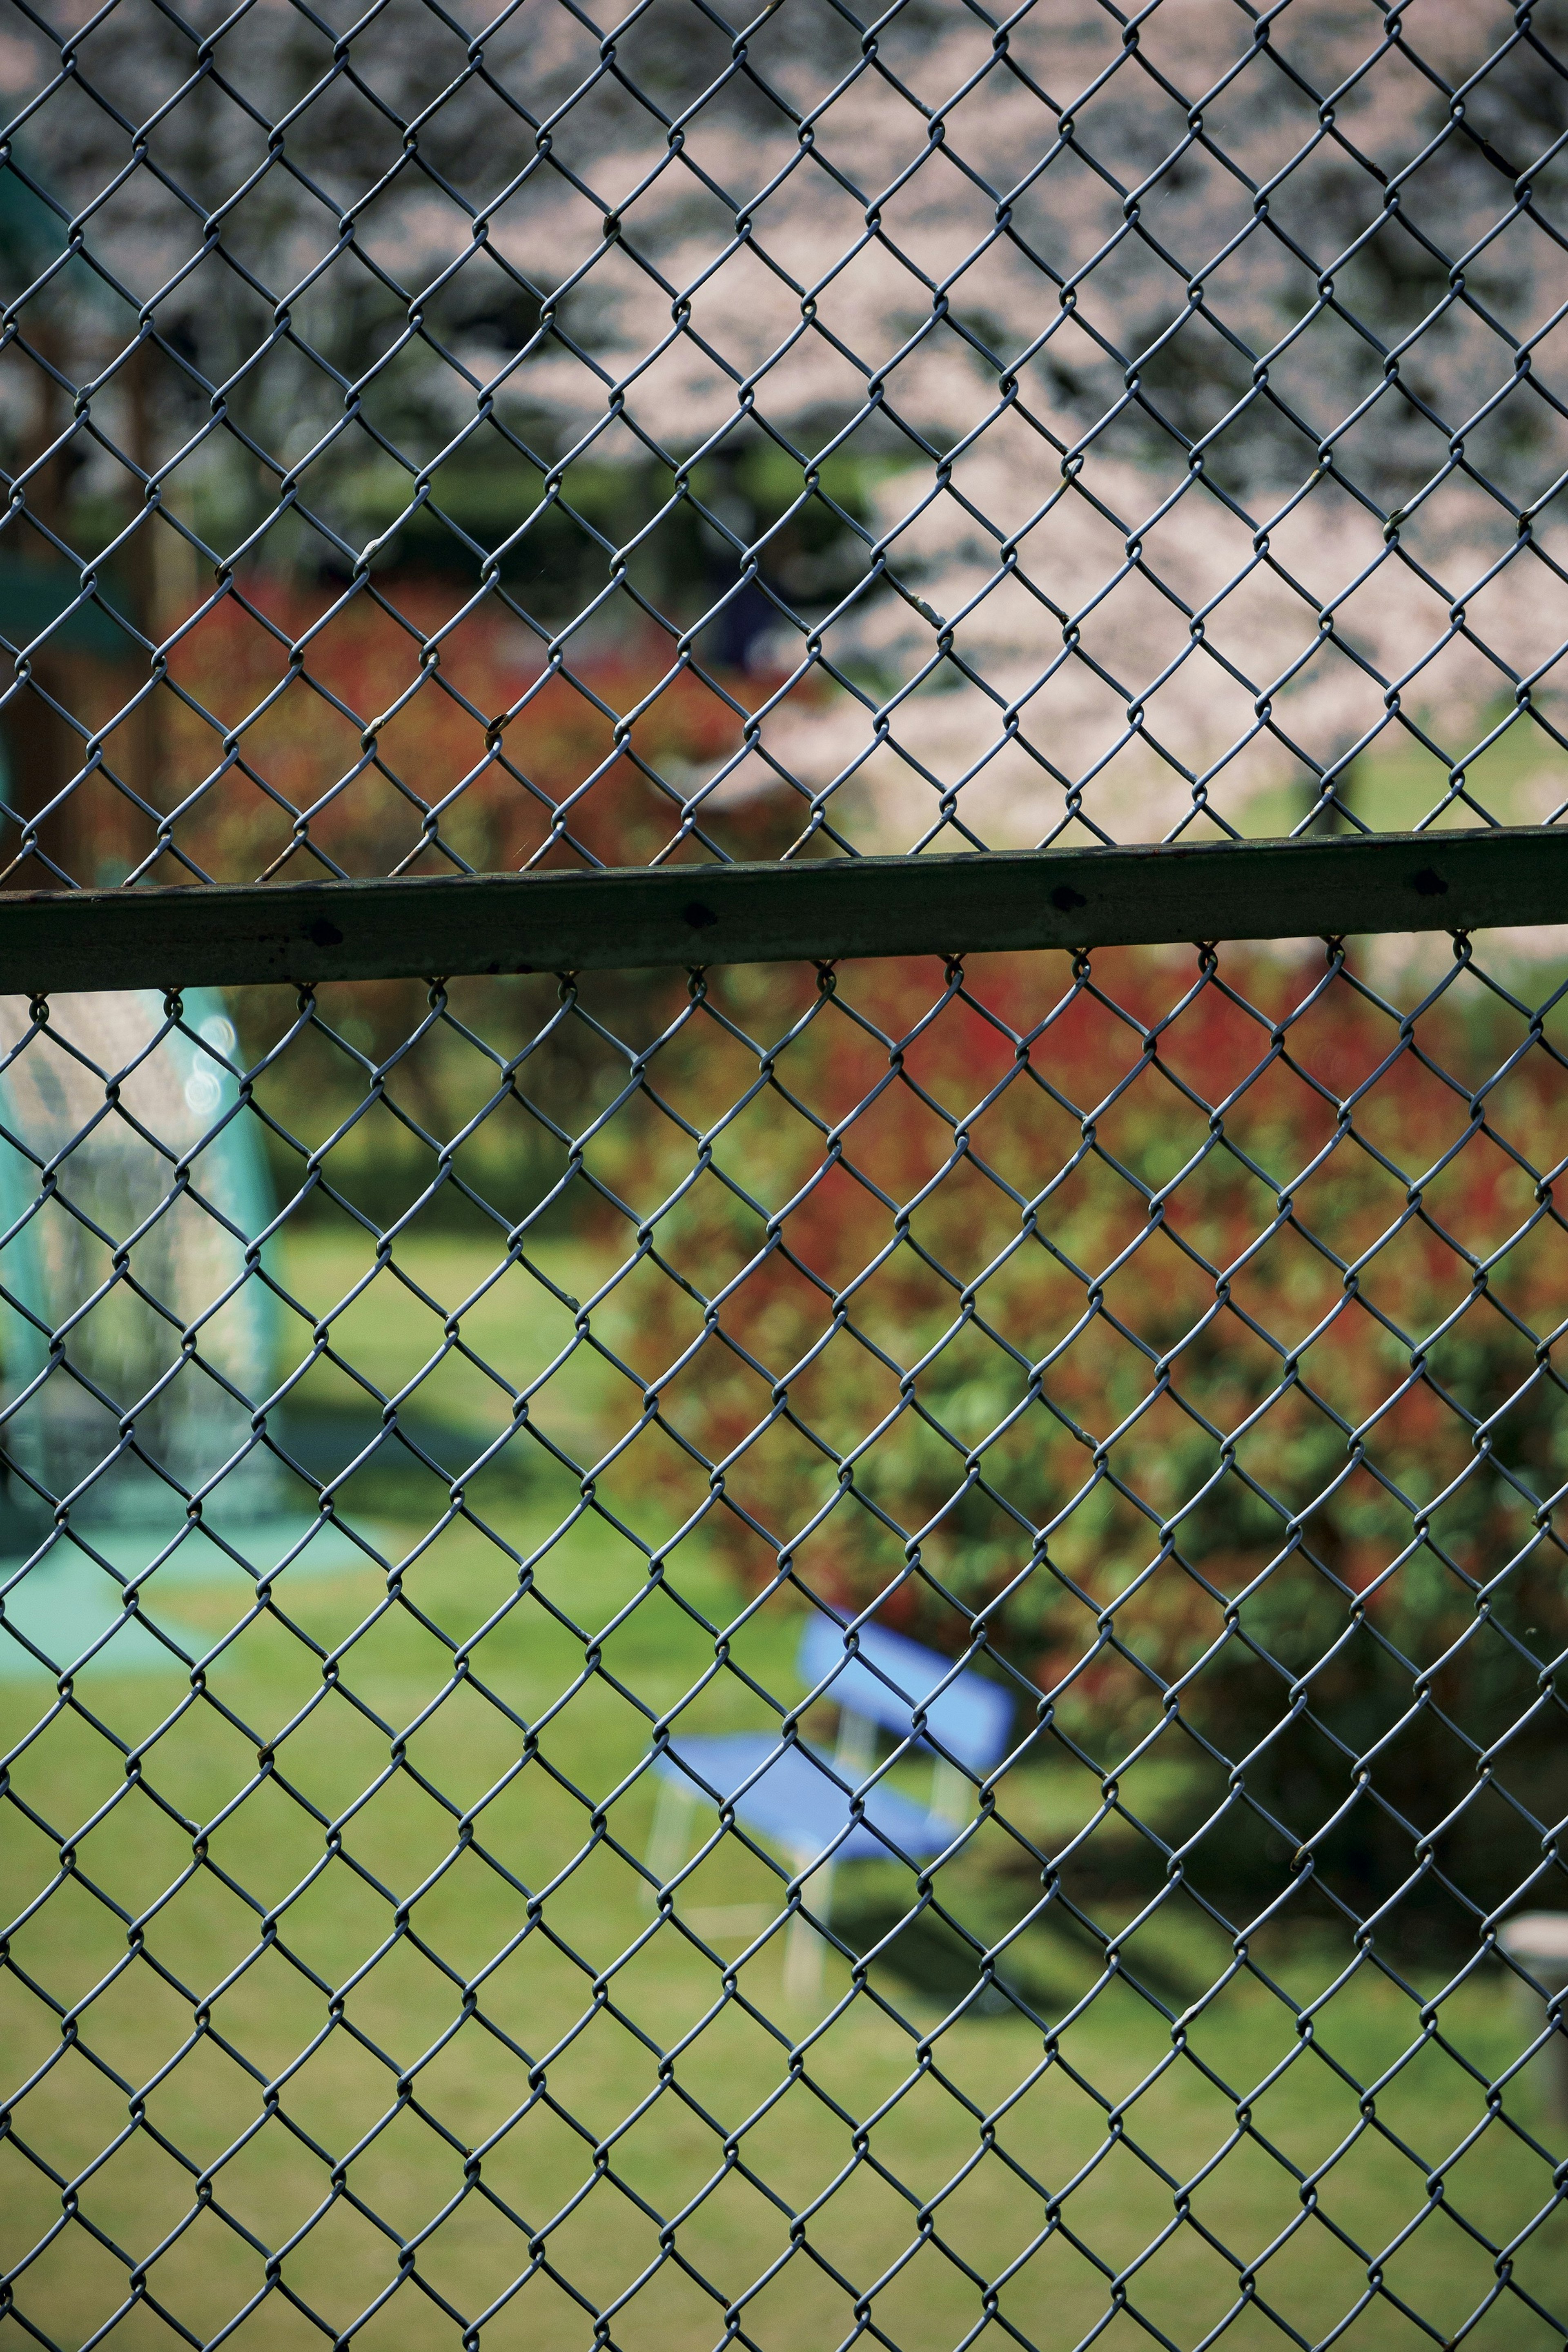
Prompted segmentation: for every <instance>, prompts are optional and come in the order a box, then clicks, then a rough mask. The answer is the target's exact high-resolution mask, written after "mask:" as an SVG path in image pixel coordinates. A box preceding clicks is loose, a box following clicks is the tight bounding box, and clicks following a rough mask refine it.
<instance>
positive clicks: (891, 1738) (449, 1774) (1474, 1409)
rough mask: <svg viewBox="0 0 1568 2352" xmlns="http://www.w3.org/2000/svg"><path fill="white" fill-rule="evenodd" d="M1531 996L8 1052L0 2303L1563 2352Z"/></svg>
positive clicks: (333, 2324)
mask: <svg viewBox="0 0 1568 2352" xmlns="http://www.w3.org/2000/svg"><path fill="white" fill-rule="evenodd" d="M1494 949H1495V952H1494ZM1536 969H1537V970H1539V967H1537V968H1536ZM1509 971H1510V964H1509V961H1508V952H1507V942H1506V941H1505V940H1501V939H1499V940H1497V941H1495V942H1493V943H1491V944H1490V945H1488V944H1486V943H1480V944H1479V945H1478V946H1476V947H1472V945H1471V944H1470V943H1468V942H1467V941H1465V940H1460V941H1458V944H1457V947H1456V945H1455V943H1453V942H1450V941H1447V940H1440V941H1439V942H1437V944H1436V948H1435V949H1434V950H1429V951H1428V954H1427V961H1426V966H1425V968H1424V970H1417V969H1415V968H1414V967H1411V966H1408V965H1407V966H1405V967H1404V968H1403V971H1399V970H1395V969H1394V967H1393V966H1392V965H1391V964H1390V962H1389V960H1388V958H1387V957H1386V955H1384V960H1383V961H1382V963H1381V964H1378V963H1376V962H1374V961H1369V960H1368V959H1366V958H1355V957H1349V956H1347V955H1346V954H1345V953H1344V951H1343V950H1340V949H1338V948H1335V949H1332V950H1330V952H1329V954H1328V957H1327V960H1326V961H1325V960H1324V957H1323V953H1322V950H1321V949H1318V950H1312V951H1310V953H1309V952H1308V951H1307V950H1301V951H1300V952H1298V953H1295V954H1287V953H1283V952H1275V953H1265V952H1261V951H1242V950H1226V951H1222V952H1221V953H1220V954H1219V955H1218V956H1216V955H1215V953H1214V952H1212V951H1204V952H1202V953H1200V954H1199V955H1197V956H1196V958H1195V959H1194V957H1193V956H1192V954H1191V952H1190V951H1188V952H1186V953H1185V954H1182V953H1178V952H1176V951H1172V952H1170V953H1169V954H1166V955H1163V956H1154V957H1151V956H1149V955H1148V954H1147V953H1145V954H1142V955H1140V954H1136V953H1133V952H1131V951H1121V952H1110V951H1106V952H1102V953H1100V954H1098V955H1096V956H1095V957H1094V958H1093V959H1092V961H1090V960H1089V959H1086V958H1080V959H1079V960H1077V961H1074V960H1072V959H1069V958H1067V957H1063V956H1050V957H1047V956H1040V957H1037V958H1033V959H1019V958H1011V959H1008V958H1001V957H997V958H993V959H978V960H975V961H974V962H973V965H972V966H971V968H969V969H967V970H965V969H963V968H961V967H959V966H958V965H949V966H947V967H946V968H945V969H944V967H943V965H942V962H941V961H940V960H920V961H910V962H896V961H889V962H888V963H885V964H881V965H859V966H846V967H844V968H842V969H841V970H840V971H837V973H835V972H833V971H829V970H827V969H826V968H822V969H813V968H811V967H804V968H802V967H785V968H777V969H774V970H772V971H759V970H754V969H746V968H741V969H739V970H737V971H733V972H731V973H726V974H718V975H712V976H710V978H709V979H708V980H707V981H704V980H703V979H701V977H700V976H697V977H694V978H692V979H691V980H690V981H689V982H687V981H686V980H684V979H682V978H680V977H679V976H677V977H676V978H674V979H671V980H669V981H668V982H662V983H658V984H657V985H656V984H653V983H650V982H646V981H645V982H637V983H633V982H628V981H626V980H625V979H621V978H618V977H616V976H614V975H599V976H596V977H595V979H593V980H592V982H588V981H584V982H583V983H582V985H581V989H580V990H579V988H578V987H577V986H574V985H573V984H571V983H568V982H563V983H560V984H559V985H558V984H556V983H554V982H544V981H542V980H535V981H520V982H510V983H508V982H495V981H486V982H454V983H452V984H451V986H450V987H449V988H437V989H435V990H433V991H431V992H428V993H426V992H424V991H422V990H420V989H417V988H413V987H405V986H404V985H403V984H386V985H384V986H380V987H367V986H363V985H357V984H356V985H348V984H344V985H342V986H339V987H336V988H332V989H323V990H321V992H318V993H317V994H315V995H311V994H310V993H306V994H305V995H303V996H301V997H296V996H295V995H293V994H291V993H290V992H287V991H283V990H273V991H264V990H257V991H253V992H239V993H238V994H237V996H236V997H235V998H234V1000H233V1001H232V1002H231V1004H230V1006H229V1009H228V1011H227V1012H225V1011H224V1010H223V1009H222V1008H221V1006H220V1005H219V1004H217V1003H216V1001H215V1000H213V999H211V998H197V997H195V996H193V997H190V998H187V999H185V1000H184V1001H183V1002H182V1001H181V1000H179V999H170V1000H168V1001H167V1002H166V1003H160V1001H159V1000H158V999H157V998H156V997H155V996H141V997H135V996H120V997H114V996H96V997H75V998H72V997H61V998H59V999H58V1000H56V1001H55V1002H53V1003H47V1004H46V1003H44V1002H42V1001H41V1000H40V1001H37V1002H35V1003H34V1004H33V1005H32V1006H31V1008H30V1009H29V1008H28V1006H27V1005H26V1003H22V1002H20V1001H16V1000H12V1001H11V1002H10V1005H9V1009H8V1012H7V1015H6V1020H7V1027H6V1044H5V1060H4V1063H3V1066H0V1095H3V1103H0V1111H3V1119H0V1125H3V1128H4V1135H5V1182H6V1188H7V1191H6V1200H5V1221H6V1222H5V1240H4V1243H3V1244H0V1281H3V1283H4V1286H5V1312H6V1323H5V1362H6V1371H7V1386H6V1391H5V1407H4V1417H5V1455H6V1460H7V1463H8V1465H9V1474H8V1481H9V1483H8V1494H7V1504H6V1508H7V1517H6V1526H7V1528H8V1529H9V1530H10V1533H9V1535H8V1537H7V1544H8V1547H9V1557H8V1558H7V1559H6V1561H5V1584H4V1601H5V1615H4V1635H3V1640H4V1659H3V1661H0V1676H3V1679H0V1717H3V1720H4V1725H5V1749H6V1754H7V1758H8V1762H7V1769H6V1778H5V1797H6V1804H5V1809H4V1813H5V1833H4V1838H3V1841H0V1871H3V1873H4V1876H5V1897H4V1908H5V1913H6V1915H7V1916H8V1918H9V1919H10V1921H11V1923H12V1924H11V1926H10V1928H9V1933H8V1937H7V1941H6V1944H5V1971H4V1975H3V1977H0V2001H3V2004H4V2018H5V2024H4V2031H3V2034H0V2041H3V2044H4V2048H5V2064H6V2071H7V2074H8V2076H9V2078H10V2083H11V2088H10V2090H9V2092H8V2094H7V2110H6V2113H7V2123H6V2131H5V2137H4V2140H3V2141H0V2167H3V2174H4V2185H3V2189H0V2231H3V2233H4V2239H5V2266H6V2282H7V2283H6V2288H5V2292H6V2295H7V2298H8V2302H7V2314H8V2316H9V2318H10V2319H11V2322H12V2324H13V2326H16V2327H17V2328H18V2329H19V2330H20V2331H21V2332H22V2333H23V2334H25V2335H26V2336H27V2338H28V2340H33V2341H39V2342H47V2343H50V2344H55V2345H62V2346H64V2345H69V2346H81V2345H86V2344H88V2343H91V2342H96V2341H98V2340H99V2339H100V2334H101V2333H102V2332H103V2331H105V2330H107V2329H111V2328H113V2327H115V2326H120V2327H121V2329H123V2330H126V2331H129V2333H128V2336H127V2340H130V2341H135V2342H142V2341H157V2342H163V2341H165V2340H171V2341H172V2340H174V2338H175V2337H178V2338H179V2339H180V2340H182V2341H184V2342H187V2343H193V2344H195V2343H202V2344H216V2343H218V2342H220V2341H226V2340H229V2336H230V2335H231V2334H232V2333H234V2332H235V2331H237V2340H239V2341H244V2342H254V2343H274V2342H278V2343H285V2344H289V2345H292V2344H295V2343H300V2344H304V2343H307V2342H313V2341H316V2340H321V2341H327V2342H335V2343H343V2344H346V2343H348V2342H350V2341H353V2342H354V2343H366V2344H369V2343H373V2342H383V2343H387V2344H396V2345H398V2346H400V2347H402V2346H409V2345H413V2346H418V2345H424V2344H426V2343H428V2344H431V2345H437V2344H448V2343H456V2342H461V2343H463V2344H467V2345H474V2344H479V2343H483V2344H486V2345H490V2344H495V2345H500V2344H503V2343H513V2342H515V2343H519V2344H524V2343H526V2344H529V2345H533V2344H545V2345H550V2346H556V2345H559V2346H562V2347H567V2346H573V2345H577V2346H587V2345H590V2344H606V2345H621V2346H626V2347H633V2346H636V2347H660V2346H666V2345H668V2346H675V2345H681V2346H686V2345H690V2344H698V2343H715V2344H717V2343H734V2344H743V2345H748V2346H752V2345H755V2346H778V2347H783V2346H785V2345H791V2346H793V2345H798V2344H810V2345H817V2344H821V2345H828V2344H835V2343H851V2342H855V2341H858V2340H862V2339H863V2340H866V2341H875V2342H877V2343H879V2344H882V2345H889V2346H892V2345H899V2346H906V2347H932V2352H935V2347H955V2346H960V2345H967V2344H972V2343H973V2342H976V2341H977V2340H978V2339H979V2338H980V2337H981V2336H985V2335H987V2334H989V2335H990V2336H994V2338H995V2339H996V2340H997V2341H1002V2340H1006V2341H1010V2342H1013V2343H1017V2344H1021V2345H1032V2346H1041V2347H1045V2346H1051V2347H1056V2346H1059V2345H1066V2344H1075V2343H1079V2342H1088V2341H1089V2340H1091V2339H1094V2338H1095V2337H1096V2336H1097V2333H1098V2331H1100V2330H1102V2329H1106V2328H1109V2329H1110V2337H1109V2339H1108V2340H1111V2341H1114V2340H1117V2338H1118V2335H1119V2333H1120V2334H1125V2333H1126V2332H1127V2330H1128V2329H1130V2328H1131V2327H1133V2326H1138V2327H1139V2329H1140V2331H1141V2333H1142V2332H1144V2331H1151V2332H1152V2337H1153V2340H1156V2341H1159V2342H1162V2343H1164V2344H1167V2345H1180V2346H1182V2347H1195V2346H1198V2345H1202V2344H1207V2343H1210V2342H1212V2341H1214V2340H1215V2337H1216V2336H1218V2335H1219V2334H1220V2333H1221V2332H1222V2331H1224V2330H1226V2328H1227V2327H1229V2328H1230V2329H1231V2330H1232V2331H1233V2332H1232V2333H1231V2335H1230V2336H1229V2339H1228V2340H1231V2341H1234V2342H1238V2343H1253V2342H1258V2343H1262V2342H1273V2341H1276V2340H1281V2341H1290V2342H1293V2343H1298V2344H1300V2343H1315V2344H1327V2343H1329V2342H1330V2341H1334V2340H1338V2339H1339V2337H1340V2336H1341V2334H1342V2331H1347V2330H1348V2336H1346V2340H1348V2341H1350V2342H1352V2343H1362V2344H1365V2345H1367V2346H1369V2347H1373V2346H1375V2347H1384V2346H1394V2345H1404V2344H1406V2343H1408V2344H1411V2345H1415V2344H1418V2343H1422V2342H1428V2343H1433V2344H1437V2343H1442V2344H1452V2343H1457V2342H1458V2341H1460V2340H1466V2341H1474V2342H1475V2343H1477V2344H1490V2345H1498V2346H1502V2345H1507V2346H1510V2347H1512V2346H1516V2345H1521V2344H1541V2345H1546V2344H1548V2343H1556V2342H1560V2341H1561V2340H1562V2338H1563V2329H1564V2309H1563V2260H1564V2252H1565V2248H1568V2237H1565V2231H1568V2222H1565V2221H1564V2216H1563V2211H1562V2210H1561V2196H1562V2179H1563V2168H1562V2163H1561V2157H1560V2153H1559V2151H1560V2150H1561V2148H1562V2145H1563V2141H1562V2133H1563V2109H1562V2105H1561V2104H1560V2102H1561V2097H1562V2085H1561V2083H1560V2082H1559V2083H1558V2086H1557V2088H1556V2089H1555V2090H1554V2087H1553V2082H1554V2078H1553V2076H1552V2045H1553V2034H1552V2025H1553V2023H1554V2021H1555V2020H1556V2019H1557V2016H1558V2008H1557V1995H1558V1990H1559V1987H1560V1986H1561V1985H1562V1984H1563V1982H1564V1979H1565V1978H1568V1965H1565V1964H1564V1954H1563V1948H1562V1947H1561V1943H1560V1942H1559V1948H1558V1949H1557V1951H1556V1953H1555V1956H1554V1953H1553V1948H1552V1937H1553V1936H1554V1935H1555V1934H1556V1932H1557V1930H1558V1929H1560V1927H1561V1925H1562V1923H1563V1919H1564V1917H1565V1916H1568V1906H1565V1905H1564V1901H1563V1895H1564V1890H1563V1884H1562V1871H1563V1864H1562V1862H1561V1860H1560V1857H1559V1853H1558V1847H1557V1826H1556V1825H1557V1824H1558V1823H1559V1822H1560V1821H1561V1818H1562V1815H1563V1810H1564V1796H1565V1780H1564V1766H1563V1755H1564V1745H1563V1700H1562V1695H1561V1691H1560V1686H1559V1684H1558V1682H1557V1680H1556V1674H1557V1670H1558V1666H1559V1663H1560V1661H1561V1659H1562V1656H1563V1649H1564V1643H1565V1640H1568V1604H1565V1601H1564V1580H1563V1535H1562V1528H1561V1495H1562V1491H1563V1476H1564V1444H1563V1427H1564V1423H1563V1413H1562V1409H1561V1393H1562V1380H1561V1373H1560V1371H1559V1370H1557V1368H1556V1367H1555V1365H1554V1363H1553V1359H1552V1348H1553V1343H1554V1340H1555V1339H1556V1337H1557V1335H1558V1333H1559V1331H1560V1329H1561V1323H1562V1302H1563V1254H1564V1247H1565V1244H1568V1236H1565V1234H1564V1232H1563V1224H1562V1219H1561V1213H1560V1211H1559V1209H1558V1207H1557V1206H1556V1203H1555V1200H1554V1193H1553V1186H1554V1182H1555V1181H1556V1179H1557V1175H1558V1171H1559V1170H1560V1166H1561V1158H1562V1153H1561V1143H1562V1120H1561V1114H1560V1109H1559V1108H1558V1106H1559V1105H1560V1102H1561V1097H1562V1083H1563V1058H1562V1057H1563V1048H1564V1045H1565V1043H1568V1038H1565V1033H1564V1022H1565V1021H1568V1000H1565V998H1564V995H1563V991H1562V990H1557V991H1555V992H1543V990H1542V987H1541V986H1539V985H1536V986H1535V987H1534V989H1533V992H1532V993H1531V995H1530V996H1528V997H1527V996H1525V995H1522V994H1521V992H1520V989H1519V987H1518V986H1516V985H1512V984H1510V982H1509V980H1508V973H1509ZM237 1033H238V1034H237ZM1532 1938H1533V1940H1532ZM1549 2002H1550V2007H1549V2006H1548V2003H1549ZM1556 2043H1557V2046H1558V2047H1560V2046H1561V2038H1560V2036H1559V2037H1556Z"/></svg>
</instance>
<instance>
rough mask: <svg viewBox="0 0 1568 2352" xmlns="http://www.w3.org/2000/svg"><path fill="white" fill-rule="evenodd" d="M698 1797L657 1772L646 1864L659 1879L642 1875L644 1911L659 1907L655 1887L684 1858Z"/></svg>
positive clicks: (662, 1881)
mask: <svg viewBox="0 0 1568 2352" xmlns="http://www.w3.org/2000/svg"><path fill="white" fill-rule="evenodd" d="M696 1801H697V1791H696V1790H695V1789H692V1788H689V1787H688V1786H687V1785H686V1784H685V1783H684V1782H682V1781H679V1780H666V1779H665V1778H664V1776H663V1775H662V1774H660V1776H659V1783H658V1803H657V1804H656V1805H655V1807H654V1810H653V1829H652V1832H651V1833H650V1835H649V1837H648V1842H647V1866H648V1868H649V1870H650V1871H651V1872H652V1873H653V1875H654V1877H655V1878H656V1879H657V1880H658V1886H650V1885H649V1884H648V1882H647V1879H646V1878H645V1879H644V1881H643V1884H642V1900H643V1908H644V1910H645V1911H657V1910H658V1887H659V1886H663V1885H665V1884H666V1883H667V1881H668V1880H669V1879H671V1878H673V1877H674V1876H675V1874H676V1872H677V1871H678V1870H679V1868H680V1865H681V1864H682V1863H683V1862H684V1861H685V1860H686V1855H687V1851H688V1849H689V1846H690V1843H691V1808H692V1806H693V1805H694V1804H695V1803H696Z"/></svg>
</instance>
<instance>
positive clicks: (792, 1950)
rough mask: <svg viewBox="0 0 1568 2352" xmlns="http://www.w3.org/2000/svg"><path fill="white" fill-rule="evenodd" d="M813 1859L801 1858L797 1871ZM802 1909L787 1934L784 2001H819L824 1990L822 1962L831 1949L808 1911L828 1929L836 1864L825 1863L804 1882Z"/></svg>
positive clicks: (785, 1935)
mask: <svg viewBox="0 0 1568 2352" xmlns="http://www.w3.org/2000/svg"><path fill="white" fill-rule="evenodd" d="M809 1859H810V1857H809V1856H808V1855H805V1854H797V1855H796V1856H795V1868H796V1869H797V1870H798V1869H799V1868H800V1867H801V1865H802V1864H803V1863H805V1862H806V1861H808V1860H809ZM800 1901H801V1908H800V1909H799V1910H798V1911H797V1912H796V1913H795V1916H794V1918H793V1919H792V1920H791V1921H790V1923H789V1926H788V1927H786V1928H785V1930H784V1998H785V2000H792V2001H808V2000H816V1998H817V1996H818V1994H819V1993H820V1992H821V1990H822V1958H823V1954H824V1952H825V1951H826V1948H827V1947H826V1942H825V1940H824V1938H823V1937H821V1936H819V1935H818V1933H817V1931H816V1928H815V1927H813V1926H812V1924H811V1922H810V1920H809V1919H808V1918H807V1917H806V1916H805V1914H806V1909H807V1907H808V1906H809V1908H810V1909H811V1910H813V1911H815V1912H816V1916H817V1917H818V1918H819V1919H820V1920H821V1921H822V1923H823V1926H824V1927H826V1925H827V1921H828V1917H829V1916H830V1912H831V1906H832V1901H833V1864H832V1862H831V1861H828V1862H825V1863H824V1864H823V1865H822V1867H821V1869H820V1870H814V1871H813V1872H812V1874H811V1876H810V1877H809V1878H807V1879H805V1880H804V1881H803V1882H802V1885H801V1890H800Z"/></svg>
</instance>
